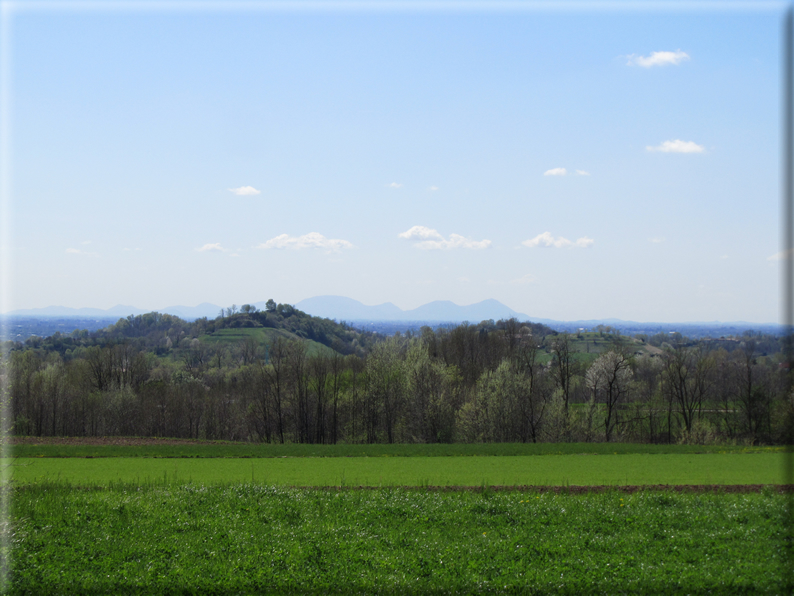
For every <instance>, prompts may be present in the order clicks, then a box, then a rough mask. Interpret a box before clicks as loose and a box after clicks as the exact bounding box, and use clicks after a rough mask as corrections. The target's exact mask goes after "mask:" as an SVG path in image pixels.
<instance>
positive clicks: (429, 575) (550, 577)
mask: <svg viewBox="0 0 794 596" xmlns="http://www.w3.org/2000/svg"><path fill="white" fill-rule="evenodd" d="M19 441H20V442H24V444H21V445H15V446H14V451H15V453H16V454H17V455H19V454H20V453H26V454H28V455H32V456H33V457H30V456H28V457H15V458H11V459H6V460H3V461H2V462H0V463H1V464H2V465H3V466H5V468H4V469H5V471H6V476H10V478H11V479H12V483H11V485H10V486H7V487H6V488H5V489H4V490H10V491H11V495H12V504H11V520H10V521H11V524H10V525H9V526H6V527H5V530H6V531H8V532H9V533H8V534H7V536H9V537H10V547H11V574H10V576H9V581H8V583H7V588H8V590H7V591H8V593H10V594H43V595H46V594H92V595H93V594H119V593H123V594H205V593H211V594H219V595H223V596H225V595H231V594H295V593H300V594H306V593H317V594H319V593H322V594H332V593H339V594H348V593H358V594H370V593H381V594H389V593H394V594H404V593H414V594H471V593H478V594H480V593H494V594H516V593H526V594H593V593H595V594H614V593H631V594H660V593H686V594H706V593H708V594H737V593H739V594H740V593H746V594H759V593H770V594H778V593H781V592H783V591H784V590H783V586H782V584H781V582H782V577H783V569H784V567H785V563H786V562H785V561H784V560H783V558H782V557H783V554H784V551H783V548H782V545H783V535H782V533H783V532H784V529H785V527H786V526H785V523H784V519H785V518H784V514H785V503H786V501H785V495H782V494H780V493H778V492H777V491H775V490H772V489H771V488H767V489H764V490H763V491H761V492H755V493H746V494H735V493H730V492H711V493H709V492H684V493H678V492H674V491H672V490H669V491H661V490H643V491H640V492H636V493H633V494H627V493H625V492H622V491H619V490H613V489H610V488H606V489H605V490H604V489H602V492H598V493H587V494H573V493H571V494H566V491H563V493H562V494H554V493H548V492H540V491H533V490H531V489H529V490H528V489H514V490H511V491H507V492H501V491H499V492H495V491H493V490H491V489H490V488H489V487H491V486H496V485H507V486H513V487H516V486H519V485H533V486H549V485H554V486H565V485H583V486H594V485H598V486H602V487H603V485H606V486H607V487H609V486H614V487H618V486H621V485H657V486H658V485H665V484H666V485H681V484H690V485H692V484H694V485H700V484H726V485H732V484H780V483H782V482H783V481H784V475H783V468H782V465H783V452H782V449H780V448H761V447H753V448H751V447H735V446H734V447H702V446H680V445H666V446H662V445H655V446H654V445H621V444H578V445H577V444H543V445H504V444H503V445H337V446H317V445H244V444H230V443H198V442H190V441H173V440H171V441H168V442H167V443H163V442H160V443H157V441H156V440H152V439H140V438H138V439H134V438H126V439H123V440H115V441H116V442H117V443H122V444H112V442H113V441H114V440H113V439H108V440H94V441H95V442H100V443H101V442H104V443H106V444H94V445H90V444H86V442H87V440H67V439H60V440H59V441H61V443H62V444H57V443H55V440H52V441H46V440H42V441H41V444H35V441H36V439H30V438H28V439H24V440H22V439H19ZM107 443H111V444H107ZM445 485H446V486H470V487H476V488H477V489H478V490H476V491H461V492H444V491H433V490H427V489H426V488H423V487H429V486H445ZM300 486H304V487H318V488H320V490H316V489H311V488H293V487H300ZM338 486H344V487H347V488H348V489H350V488H355V487H357V486H367V487H375V488H374V490H336V489H334V488H321V487H338ZM405 486H413V487H415V488H410V489H407V488H400V487H405Z"/></svg>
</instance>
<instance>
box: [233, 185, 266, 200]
mask: <svg viewBox="0 0 794 596" xmlns="http://www.w3.org/2000/svg"><path fill="white" fill-rule="evenodd" d="M229 192H233V193H234V194H236V195H237V196H238V197H251V196H254V195H260V194H262V191H261V190H257V189H255V188H254V187H253V186H241V187H240V188H230V189H229Z"/></svg>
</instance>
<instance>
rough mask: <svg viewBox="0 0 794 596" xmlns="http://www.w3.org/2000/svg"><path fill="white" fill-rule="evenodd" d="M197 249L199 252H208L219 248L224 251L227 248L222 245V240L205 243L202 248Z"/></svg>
mask: <svg viewBox="0 0 794 596" xmlns="http://www.w3.org/2000/svg"><path fill="white" fill-rule="evenodd" d="M196 250H197V251H198V252H206V251H208V250H217V251H220V252H223V251H224V250H226V249H225V248H223V247H222V246H221V243H220V242H216V243H215V244H205V245H204V246H202V247H201V248H197V249H196Z"/></svg>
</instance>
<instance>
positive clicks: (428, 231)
mask: <svg viewBox="0 0 794 596" xmlns="http://www.w3.org/2000/svg"><path fill="white" fill-rule="evenodd" d="M397 237H398V238H405V239H406V240H413V239H415V238H422V239H427V238H442V239H443V238H444V237H443V236H442V235H441V234H439V233H438V232H437V231H436V230H433V229H432V228H427V227H425V226H414V227H412V228H411V229H410V230H407V231H405V232H403V233H402V234H397Z"/></svg>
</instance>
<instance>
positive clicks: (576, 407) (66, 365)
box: [7, 303, 792, 443]
mask: <svg viewBox="0 0 794 596" xmlns="http://www.w3.org/2000/svg"><path fill="white" fill-rule="evenodd" d="M249 306H250V305H243V307H241V308H240V309H239V310H238V312H236V313H235V312H233V311H234V310H235V309H229V310H228V311H226V309H224V310H225V311H226V312H225V313H224V317H219V318H217V319H215V320H213V321H208V320H206V319H200V320H198V321H194V322H192V323H188V322H186V321H182V320H181V319H178V318H176V317H170V316H168V315H159V314H157V313H150V314H148V315H142V316H140V317H127V318H125V319H121V320H119V321H118V322H117V323H116V324H115V325H112V326H111V327H108V328H107V329H104V330H101V331H99V332H96V333H92V334H71V335H69V336H63V335H57V336H53V337H50V338H31V339H30V340H29V341H27V342H26V343H25V344H15V345H13V346H12V350H11V353H10V357H9V361H8V363H7V371H8V373H7V374H8V377H7V378H8V381H9V389H10V400H11V416H12V421H13V431H14V432H15V433H17V434H33V435H67V436H82V435H109V434H133V435H145V436H169V437H185V438H188V437H190V438H205V439H227V440H251V441H266V442H280V443H286V442H305V443H336V442H361V443H367V442H369V443H376V442H423V443H430V442H449V441H489V442H503V441H504V442H534V441H560V440H565V441H569V440H572V441H584V440H606V441H613V440H633V441H655V442H660V441H661V442H665V441H669V442H675V441H685V442H692V441H718V440H725V441H748V442H769V441H774V440H781V438H782V437H783V436H784V434H783V432H784V430H783V426H782V425H783V422H781V421H782V420H783V418H784V416H785V415H786V412H789V411H791V410H792V409H791V406H790V400H787V399H785V386H786V383H785V375H786V374H788V372H787V371H788V368H787V367H786V366H784V365H785V363H783V362H782V361H781V359H782V355H781V354H780V353H779V352H774V351H771V350H774V346H776V345H779V342H775V341H772V340H770V339H769V338H767V337H762V336H757V335H753V334H748V335H747V336H744V337H741V338H729V339H721V340H704V341H698V342H695V341H690V340H687V339H686V338H683V337H678V338H677V339H676V338H672V339H671V338H670V337H667V336H665V341H664V342H662V343H661V344H660V347H657V346H654V345H652V342H650V339H652V337H651V338H643V339H637V340H636V341H635V340H632V339H631V338H627V337H621V336H620V335H619V334H616V333H607V332H606V330H604V331H605V332H604V333H603V335H599V334H597V333H593V332H580V333H578V334H577V335H568V334H562V333H555V332H553V331H552V330H550V329H549V328H547V327H544V326H542V325H537V324H532V323H520V322H518V321H516V320H507V321H497V322H494V321H482V322H481V323H479V324H470V323H465V324H462V325H458V326H454V327H447V328H438V329H435V330H434V329H431V328H429V327H424V328H422V329H421V330H420V332H419V333H417V334H413V333H410V332H409V333H407V334H405V335H400V334H396V335H395V336H393V337H389V338H384V337H378V336H376V335H374V334H365V333H361V332H358V331H356V330H355V329H353V328H351V327H348V326H345V325H339V324H337V323H335V322H333V321H329V320H327V319H319V318H317V317H310V316H309V315H306V314H305V313H302V312H300V311H298V310H296V309H295V308H293V307H291V306H289V305H279V304H275V303H274V304H271V305H268V306H267V307H266V309H265V310H264V311H259V310H257V309H255V308H253V307H250V308H249ZM310 339H311V341H310ZM645 339H647V341H645ZM649 344H651V345H649ZM781 413H782V414H781Z"/></svg>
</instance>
